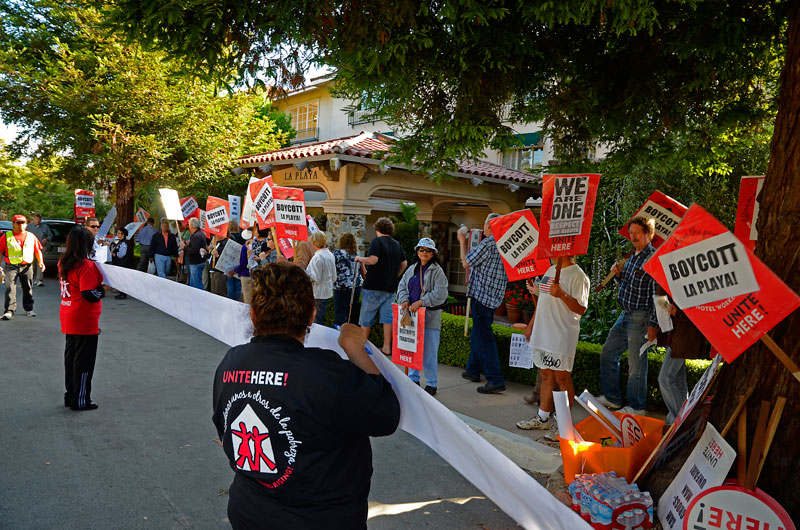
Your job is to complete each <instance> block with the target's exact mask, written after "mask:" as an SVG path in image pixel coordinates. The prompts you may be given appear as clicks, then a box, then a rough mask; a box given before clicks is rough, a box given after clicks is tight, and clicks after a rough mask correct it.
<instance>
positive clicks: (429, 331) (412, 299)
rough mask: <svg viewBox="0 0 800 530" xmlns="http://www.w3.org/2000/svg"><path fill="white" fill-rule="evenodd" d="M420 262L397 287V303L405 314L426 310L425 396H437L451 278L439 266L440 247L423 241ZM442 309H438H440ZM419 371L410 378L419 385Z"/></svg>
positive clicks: (428, 241) (424, 347) (424, 350)
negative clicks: (443, 310)
mask: <svg viewBox="0 0 800 530" xmlns="http://www.w3.org/2000/svg"><path fill="white" fill-rule="evenodd" d="M414 251H415V252H416V253H417V262H416V263H415V264H413V265H411V266H410V267H408V268H407V269H406V272H405V273H404V274H403V277H402V278H401V279H400V284H399V285H398V286H397V303H398V304H401V309H402V311H406V310H410V311H414V312H416V311H417V310H418V309H419V308H420V307H424V308H425V340H424V346H423V350H422V363H423V364H422V366H423V371H424V372H425V392H427V393H428V394H430V395H432V396H435V395H436V388H437V386H438V374H439V360H438V353H439V334H440V331H441V329H442V309H441V306H442V304H444V303H445V302H446V301H447V288H448V282H447V275H446V274H445V273H444V269H442V266H441V265H440V264H439V257H438V254H437V253H436V243H434V241H433V240H432V239H430V238H428V237H423V238H422V239H420V240H419V242H418V243H417V246H416V247H414ZM437 306H438V307H437ZM419 375H420V374H419V370H414V369H411V370H409V371H408V377H409V378H410V379H411V380H412V381H414V382H415V383H417V384H419Z"/></svg>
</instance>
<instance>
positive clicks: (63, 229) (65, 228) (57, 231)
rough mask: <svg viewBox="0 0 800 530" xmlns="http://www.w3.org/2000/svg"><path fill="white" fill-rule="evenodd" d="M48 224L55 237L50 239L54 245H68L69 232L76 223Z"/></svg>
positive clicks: (51, 222)
mask: <svg viewBox="0 0 800 530" xmlns="http://www.w3.org/2000/svg"><path fill="white" fill-rule="evenodd" d="M46 223H47V226H49V227H50V230H51V231H52V232H53V237H52V238H51V239H50V241H51V242H53V243H66V242H67V234H69V231H70V230H72V227H73V226H75V224H74V223H59V222H54V221H46Z"/></svg>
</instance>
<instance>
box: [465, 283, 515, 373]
mask: <svg viewBox="0 0 800 530" xmlns="http://www.w3.org/2000/svg"><path fill="white" fill-rule="evenodd" d="M492 322H494V309H493V308H491V307H486V306H485V305H483V304H482V303H480V302H478V301H477V300H476V299H474V298H473V299H472V333H470V336H469V349H470V351H469V359H467V372H469V373H470V374H472V375H474V376H475V377H479V376H480V375H481V371H483V373H484V374H486V381H487V382H488V383H489V384H491V385H505V384H506V381H505V379H503V374H502V372H501V371H500V358H499V357H498V355H497V342H495V338H494V333H492Z"/></svg>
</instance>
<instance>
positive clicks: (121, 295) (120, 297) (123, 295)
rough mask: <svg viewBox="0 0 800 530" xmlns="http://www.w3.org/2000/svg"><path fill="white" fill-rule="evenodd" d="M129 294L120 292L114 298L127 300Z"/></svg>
mask: <svg viewBox="0 0 800 530" xmlns="http://www.w3.org/2000/svg"><path fill="white" fill-rule="evenodd" d="M127 298H128V295H127V294H125V293H119V294H118V295H117V296H115V297H114V300H126V299H127Z"/></svg>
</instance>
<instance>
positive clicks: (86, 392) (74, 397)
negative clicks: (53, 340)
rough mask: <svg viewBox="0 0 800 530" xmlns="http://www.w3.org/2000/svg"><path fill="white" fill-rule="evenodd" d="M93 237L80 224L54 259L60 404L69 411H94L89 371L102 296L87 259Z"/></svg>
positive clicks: (97, 277) (98, 275) (99, 278)
mask: <svg viewBox="0 0 800 530" xmlns="http://www.w3.org/2000/svg"><path fill="white" fill-rule="evenodd" d="M93 240H94V238H93V237H92V234H91V233H90V232H89V231H88V230H87V229H86V228H84V227H82V226H76V227H75V228H73V229H72V230H71V231H70V233H69V235H67V250H66V251H64V254H62V255H61V259H60V260H59V261H58V278H59V283H60V284H61V311H60V317H61V332H62V333H64V334H65V335H66V336H67V345H66V348H65V349H64V372H65V373H64V384H65V386H66V389H67V391H66V392H65V393H64V406H65V407H70V408H71V409H72V410H94V409H96V408H97V403H95V402H94V401H92V400H91V399H90V395H91V391H92V374H93V373H94V362H95V358H96V357H97V337H98V335H99V334H100V328H99V322H100V312H101V311H102V309H103V305H102V302H101V301H100V300H101V299H102V298H103V297H104V296H105V291H104V290H103V275H102V274H101V273H100V271H99V270H98V269H97V266H96V265H95V263H94V261H92V260H91V259H89V253H90V252H91V250H92V243H93Z"/></svg>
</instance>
